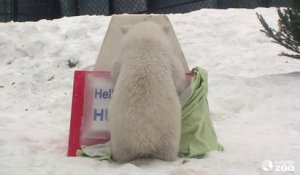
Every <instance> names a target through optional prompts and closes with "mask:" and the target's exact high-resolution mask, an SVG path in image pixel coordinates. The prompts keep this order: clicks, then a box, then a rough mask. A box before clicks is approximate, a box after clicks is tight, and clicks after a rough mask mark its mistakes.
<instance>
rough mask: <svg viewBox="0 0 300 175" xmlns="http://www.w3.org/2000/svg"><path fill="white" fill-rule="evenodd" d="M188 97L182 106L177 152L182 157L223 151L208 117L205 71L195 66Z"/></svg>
mask: <svg viewBox="0 0 300 175" xmlns="http://www.w3.org/2000/svg"><path fill="white" fill-rule="evenodd" d="M192 72H193V77H192V80H191V95H190V98H189V99H188V100H187V101H186V103H185V104H184V105H183V107H182V124H181V126H182V127H181V140H180V150H179V153H180V155H181V156H184V157H201V156H202V155H204V154H205V153H206V152H209V151H212V150H218V151H223V150H224V148H223V146H222V145H220V144H219V143H218V141H217V136H216V133H215V130H214V127H213V124H212V121H211V118H210V113H209V107H208V102H207V92H208V86H207V72H206V70H204V69H202V68H199V67H196V68H194V69H193V70H192Z"/></svg>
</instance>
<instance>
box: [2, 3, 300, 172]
mask: <svg viewBox="0 0 300 175" xmlns="http://www.w3.org/2000/svg"><path fill="white" fill-rule="evenodd" d="M256 12H259V13H260V14H262V15H263V16H264V17H265V19H266V20H267V21H268V22H269V24H270V25H272V26H275V27H276V22H277V19H278V16H277V13H276V9H275V8H269V9H265V8H257V9H254V10H247V9H228V10H213V9H202V10H199V11H195V12H191V13H188V14H174V15H168V16H169V18H170V20H171V22H172V25H173V27H174V30H175V32H176V34H177V37H178V39H179V42H180V44H181V46H182V49H183V52H184V54H185V57H186V59H187V62H188V64H189V67H190V68H192V67H194V66H201V67H203V68H205V69H207V70H208V73H209V96H208V100H209V104H210V109H211V114H212V120H213V122H214V125H215V129H216V132H217V135H218V138H219V141H220V142H221V143H222V144H223V146H224V147H225V151H224V152H211V153H209V154H207V155H206V156H205V157H204V158H201V159H179V160H178V161H175V162H164V161H160V160H137V161H133V162H130V163H127V164H122V165H119V164H116V163H111V164H110V163H108V162H99V161H97V160H94V159H89V158H81V157H75V158H70V157H66V151H67V144H68V132H69V121H70V109H71V98H72V85H73V72H74V70H77V69H83V70H91V69H92V68H93V65H94V63H95V61H96V57H97V54H98V51H99V49H100V46H101V42H102V41H103V38H104V35H105V32H106V29H107V27H108V23H109V20H110V17H104V16H80V17H71V18H70V17H66V18H62V19H58V20H53V21H47V20H41V21H39V22H26V23H14V22H10V23H0V29H1V30H0V75H1V76H0V97H1V100H0V111H1V112H0V174H1V175H2V174H3V175H19V174H22V175H26V174H30V175H32V174H38V175H43V174H47V175H68V174H72V175H76V174H90V175H93V174H110V175H119V174H120V175H127V174H128V175H140V174H141V175H167V174H170V175H200V174H210V175H229V174H230V175H240V174H243V175H256V174H257V175H263V174H291V173H288V172H275V170H274V169H273V170H272V171H271V172H265V171H263V170H262V169H261V165H262V162H263V161H264V160H271V161H272V162H273V163H274V162H275V161H292V162H294V163H295V165H294V166H295V171H294V173H292V174H296V173H297V172H299V166H298V167H297V164H299V162H300V154H299V153H300V139H299V138H300V119H299V116H300V103H299V102H300V91H299V88H300V72H299V71H300V61H299V60H295V59H291V58H287V57H280V56H278V54H279V53H280V52H282V51H286V52H287V50H285V49H284V48H282V47H281V46H279V45H277V44H275V43H272V42H271V40H270V39H269V38H267V37H265V36H264V34H263V33H262V32H259V30H260V29H261V28H262V27H261V25H260V23H259V22H258V19H257V17H256V14H255V13H256ZM68 60H71V61H73V62H76V61H78V62H79V63H78V64H77V65H76V67H75V68H69V67H68V65H67V63H68ZM183 160H184V161H183ZM183 162H185V163H183Z"/></svg>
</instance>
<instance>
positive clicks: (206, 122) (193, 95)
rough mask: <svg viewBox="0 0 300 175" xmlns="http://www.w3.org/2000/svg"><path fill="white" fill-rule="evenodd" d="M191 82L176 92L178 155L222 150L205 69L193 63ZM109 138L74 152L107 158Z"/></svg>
mask: <svg viewBox="0 0 300 175" xmlns="http://www.w3.org/2000/svg"><path fill="white" fill-rule="evenodd" d="M192 72H193V76H192V79H191V86H190V87H188V88H187V89H186V90H185V91H184V92H182V93H181V94H180V101H181V103H182V127H181V140H180V149H179V154H180V156H182V157H188V158H192V157H194V158H200V157H202V156H203V155H204V154H205V153H207V152H209V151H213V150H218V151H223V150H224V148H223V146H222V145H220V144H219V143H218V141H217V136H216V133H215V130H214V127H213V124H212V121H211V118H210V113H209V107H208V102H207V91H208V86H207V72H206V70H204V69H202V68H199V67H196V68H194V69H193V70H192ZM110 149H111V146H110V142H108V143H106V144H98V145H92V146H85V147H82V148H81V149H80V150H78V151H77V155H78V156H87V157H92V158H96V159H98V160H108V161H112V159H111V152H110Z"/></svg>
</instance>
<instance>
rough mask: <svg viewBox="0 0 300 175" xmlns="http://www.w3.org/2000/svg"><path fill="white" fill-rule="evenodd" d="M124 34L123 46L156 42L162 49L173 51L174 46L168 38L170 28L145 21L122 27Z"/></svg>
mask: <svg viewBox="0 0 300 175" xmlns="http://www.w3.org/2000/svg"><path fill="white" fill-rule="evenodd" d="M121 31H122V34H123V46H125V47H126V46H130V45H132V46H134V47H138V45H140V44H142V43H147V42H148V43H149V42H154V43H157V44H158V45H160V46H161V47H162V48H166V49H171V50H172V45H171V43H170V40H169V38H168V33H169V31H170V26H168V25H160V24H158V23H156V22H153V21H143V22H140V23H137V24H135V25H125V26H121Z"/></svg>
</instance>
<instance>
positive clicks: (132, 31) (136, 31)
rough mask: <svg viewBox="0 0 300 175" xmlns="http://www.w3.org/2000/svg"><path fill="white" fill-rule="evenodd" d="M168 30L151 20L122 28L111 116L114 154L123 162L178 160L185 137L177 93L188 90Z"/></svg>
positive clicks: (115, 68)
mask: <svg viewBox="0 0 300 175" xmlns="http://www.w3.org/2000/svg"><path fill="white" fill-rule="evenodd" d="M168 30H169V28H168V27H163V26H161V25H158V24H157V23H154V22H147V21H145V22H141V23H138V24H136V25H133V26H127V27H123V29H122V31H123V33H124V39H123V41H120V42H123V43H122V48H121V51H120V53H119V55H118V57H117V58H116V59H115V61H114V64H113V70H112V75H113V79H114V81H115V87H114V94H113V98H112V100H111V102H110V105H109V112H108V115H109V116H108V117H109V124H110V130H111V143H112V156H113V159H115V160H117V161H119V162H127V161H130V160H133V159H136V158H142V157H154V158H158V159H162V160H167V161H173V160H176V158H177V153H178V149H179V141H180V134H181V105H180V102H179V98H178V95H177V90H178V89H182V86H181V85H182V84H183V81H184V79H185V73H184V68H183V66H182V64H181V63H180V60H179V59H178V58H177V57H176V55H175V54H174V51H173V48H172V45H171V43H170V42H169V39H168V38H167V32H168Z"/></svg>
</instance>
